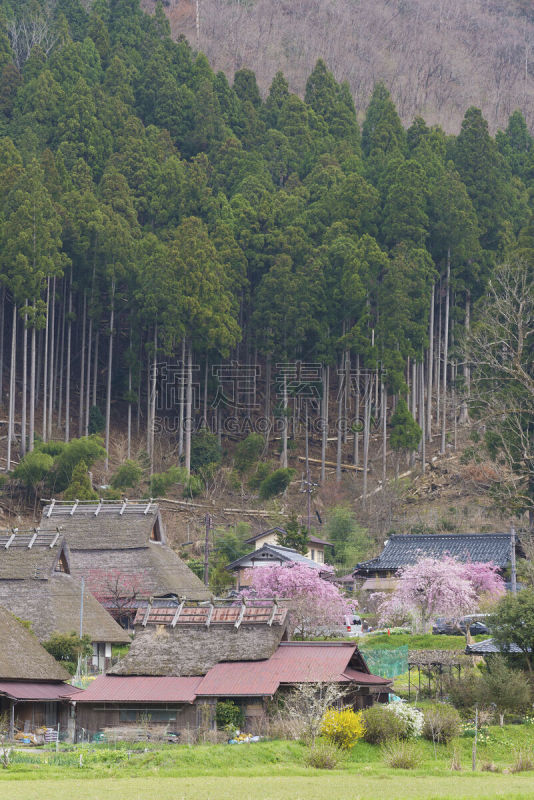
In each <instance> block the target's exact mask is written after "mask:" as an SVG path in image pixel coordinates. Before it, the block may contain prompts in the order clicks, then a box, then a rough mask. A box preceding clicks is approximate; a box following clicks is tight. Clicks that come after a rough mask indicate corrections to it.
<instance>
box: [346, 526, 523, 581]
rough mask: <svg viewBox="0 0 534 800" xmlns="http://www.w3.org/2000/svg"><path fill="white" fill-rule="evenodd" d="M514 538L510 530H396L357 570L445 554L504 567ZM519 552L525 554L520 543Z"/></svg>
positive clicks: (362, 571)
mask: <svg viewBox="0 0 534 800" xmlns="http://www.w3.org/2000/svg"><path fill="white" fill-rule="evenodd" d="M510 553H511V539H510V534H508V533H458V534H427V535H426V534H425V535H398V534H393V535H391V536H390V538H389V539H388V540H387V542H386V544H385V547H384V550H383V551H382V553H381V554H380V555H379V556H378V557H377V558H373V559H371V560H370V561H364V562H362V563H360V564H357V565H356V567H355V572H356V573H359V574H367V573H369V572H371V573H372V572H375V571H382V570H385V571H388V570H391V571H393V570H397V569H399V568H400V567H404V566H407V565H409V564H415V563H417V561H418V560H419V559H420V558H421V557H423V556H431V557H432V558H442V557H443V556H446V555H448V556H451V557H453V558H457V559H459V560H460V561H473V562H488V561H491V562H492V563H493V564H496V565H497V566H498V567H500V568H501V569H504V568H505V567H506V566H507V564H508V563H509V561H510ZM516 553H517V555H518V556H524V552H523V550H522V548H521V545H520V544H519V543H517V545H516Z"/></svg>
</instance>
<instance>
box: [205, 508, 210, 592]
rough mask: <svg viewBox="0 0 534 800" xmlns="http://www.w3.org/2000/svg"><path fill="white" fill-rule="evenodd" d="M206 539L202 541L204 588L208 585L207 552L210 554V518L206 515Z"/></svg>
mask: <svg viewBox="0 0 534 800" xmlns="http://www.w3.org/2000/svg"><path fill="white" fill-rule="evenodd" d="M205 521H206V538H205V539H204V586H207V585H208V583H209V552H210V527H211V518H210V515H209V514H206V520H205Z"/></svg>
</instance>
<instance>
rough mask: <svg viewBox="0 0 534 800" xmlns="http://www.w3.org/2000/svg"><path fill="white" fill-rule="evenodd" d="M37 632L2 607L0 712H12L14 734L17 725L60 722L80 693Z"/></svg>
mask: <svg viewBox="0 0 534 800" xmlns="http://www.w3.org/2000/svg"><path fill="white" fill-rule="evenodd" d="M69 677H70V676H69V673H68V672H67V670H66V669H65V668H64V667H62V666H61V664H59V663H58V662H57V661H56V660H55V659H54V658H53V657H52V656H51V655H50V653H48V652H47V651H46V650H45V649H44V647H43V646H42V645H41V644H40V643H39V640H38V639H37V637H36V636H34V634H33V633H31V632H30V631H29V630H27V629H26V628H25V627H24V625H22V624H21V623H20V622H19V621H18V620H17V619H15V617H14V616H13V615H12V614H10V613H9V612H8V611H7V610H6V609H5V608H3V607H2V606H0V713H2V712H4V711H8V712H9V715H10V733H11V737H12V736H13V734H14V732H15V727H19V726H20V727H22V728H24V724H25V723H26V727H30V726H31V727H34V726H36V725H41V724H51V725H55V724H57V719H58V714H59V713H60V712H63V715H64V716H65V714H66V712H67V706H66V703H67V701H68V700H69V698H70V697H72V696H73V695H74V694H77V693H78V692H79V689H76V688H75V687H74V686H70V685H68V684H66V683H65V681H66V680H67V679H68V678H69Z"/></svg>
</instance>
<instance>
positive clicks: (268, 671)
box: [77, 609, 391, 734]
mask: <svg viewBox="0 0 534 800" xmlns="http://www.w3.org/2000/svg"><path fill="white" fill-rule="evenodd" d="M237 610H239V609H237ZM270 610H272V609H270ZM214 611H215V609H214V610H213V611H212V618H213V613H214ZM227 624H228V623H227V622H222V621H220V622H219V623H217V622H215V623H214V624H213V625H211V624H210V628H209V630H210V632H211V633H210V635H211V636H213V640H214V642H218V643H221V644H223V643H224V640H225V639H230V637H231V634H230V633H229V632H227V633H226V635H225V636H221V632H222V631H223V630H224V628H222V627H218V626H220V625H222V626H224V625H227ZM248 624H252V623H248ZM196 625H197V623H187V622H185V623H184V626H189V627H186V628H184V633H185V634H187V631H189V644H190V645H193V646H194V643H195V642H196V640H197V635H198V631H197V630H196V627H195V626H196ZM246 625H247V623H245V626H246ZM257 625H258V627H257V633H256V640H257V639H259V638H261V636H262V635H263V636H265V635H266V634H267V626H266V625H265V624H261V623H257ZM191 626H193V627H191ZM234 626H235V623H234ZM176 627H178V624H177V625H176ZM273 627H274V623H273ZM243 629H244V630H245V629H246V627H244V628H243ZM238 630H241V626H239V628H236V631H238ZM177 641H180V642H182V643H184V641H185V639H184V636H183V634H182V635H180V636H179V639H178V640H177ZM234 641H240V642H242V644H243V645H244V648H243V651H242V655H241V660H239V659H236V658H235V657H228V656H234V655H235V654H234V653H232V652H231V650H230V649H227V650H221V653H220V660H219V661H218V662H217V663H216V664H214V665H213V666H212V667H210V669H209V670H208V671H207V673H206V674H205V675H204V677H201V676H161V677H157V676H154V675H151V676H137V675H116V674H115V675H107V676H102V677H100V678H97V679H96V680H95V681H94V683H93V684H92V685H91V686H90V687H89V688H88V689H87V691H86V692H84V693H82V694H81V695H80V696H79V698H77V716H78V724H80V725H83V727H84V728H85V729H86V730H91V731H93V730H94V731H96V730H100V729H102V727H105V726H107V727H111V728H113V726H120V725H122V726H124V725H128V724H131V725H134V726H139V725H140V722H141V721H142V719H146V718H150V719H151V722H152V723H153V724H154V723H157V724H160V725H161V724H163V725H170V726H171V727H172V730H175V731H176V730H177V731H183V732H184V733H186V734H188V733H189V732H190V731H191V729H192V730H195V728H197V727H199V726H200V725H202V726H206V725H214V724H215V710H216V704H217V702H218V701H224V700H228V699H231V700H232V701H233V702H235V703H237V704H238V705H239V706H240V707H241V709H242V711H243V715H244V718H245V728H246V729H247V730H250V731H253V732H256V733H257V732H258V725H259V724H261V718H262V717H264V716H265V713H266V709H267V703H268V702H269V701H270V699H271V698H273V697H275V696H277V695H278V693H284V692H287V691H289V690H291V689H292V688H294V687H295V685H296V684H305V683H333V684H337V685H339V686H340V687H342V688H343V689H344V690H345V691H346V692H347V694H346V702H347V703H349V704H351V705H352V706H353V707H355V708H365V707H366V706H368V705H371V704H372V703H373V701H375V700H378V701H387V699H388V692H389V689H390V687H391V681H390V680H388V679H387V678H380V677H379V676H377V675H371V673H370V672H369V669H368V667H367V664H366V663H365V660H364V658H363V657H362V655H361V653H360V652H359V651H358V648H357V646H356V645H355V644H354V643H349V642H281V643H280V644H279V645H276V646H275V647H274V649H273V650H272V652H271V653H270V654H268V655H267V653H268V651H269V650H271V649H272V643H273V639H272V638H269V637H268V641H269V646H268V647H266V648H265V650H264V654H263V657H258V656H260V651H259V650H258V642H257V641H255V642H254V644H253V646H250V645H251V641H252V639H251V638H250V637H249V636H246V637H245V638H242V637H241V636H240V635H238V636H236V638H235V640H234ZM202 642H203V644H204V645H205V643H206V638H205V637H204V638H203V639H202ZM153 644H154V648H156V647H158V644H159V642H158V640H157V639H156V640H154V642H153ZM154 655H155V658H156V659H157V653H156V652H155V653H154ZM212 660H213V659H212V658H209V659H207V660H205V661H204V662H202V663H201V662H200V661H198V662H197V663H198V664H199V666H198V667H197V669H202V670H205V667H206V664H207V663H208V661H212ZM122 730H124V727H123V728H122Z"/></svg>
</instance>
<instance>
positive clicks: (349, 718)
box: [321, 708, 364, 750]
mask: <svg viewBox="0 0 534 800" xmlns="http://www.w3.org/2000/svg"><path fill="white" fill-rule="evenodd" d="M363 730H364V729H363V721H362V714H361V712H359V713H356V712H355V711H353V710H352V709H351V708H343V709H341V710H338V709H337V708H329V709H327V711H326V712H325V713H324V715H323V718H322V720H321V734H322V735H323V736H325V737H326V738H327V739H328V740H329V741H331V742H333V743H334V744H335V745H336V746H337V747H339V748H340V749H341V750H350V748H351V747H352V746H353V745H355V744H356V742H357V741H358V740H359V739H361V738H362V736H363Z"/></svg>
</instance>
